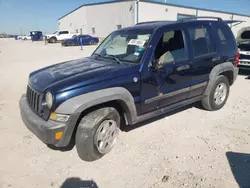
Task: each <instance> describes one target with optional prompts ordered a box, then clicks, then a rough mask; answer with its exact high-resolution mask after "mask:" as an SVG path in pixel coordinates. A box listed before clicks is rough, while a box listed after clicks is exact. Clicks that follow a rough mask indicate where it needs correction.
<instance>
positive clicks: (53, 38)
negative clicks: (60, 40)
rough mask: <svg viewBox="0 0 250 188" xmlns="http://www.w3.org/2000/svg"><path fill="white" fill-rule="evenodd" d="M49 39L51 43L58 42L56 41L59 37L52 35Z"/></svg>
mask: <svg viewBox="0 0 250 188" xmlns="http://www.w3.org/2000/svg"><path fill="white" fill-rule="evenodd" d="M49 40H50V43H56V41H57V39H56V38H55V37H52V38H50V39H49Z"/></svg>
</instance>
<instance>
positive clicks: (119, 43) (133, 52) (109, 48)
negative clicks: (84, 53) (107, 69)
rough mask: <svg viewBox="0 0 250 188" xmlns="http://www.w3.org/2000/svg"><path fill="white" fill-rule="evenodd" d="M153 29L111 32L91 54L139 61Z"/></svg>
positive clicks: (133, 61) (134, 61)
mask: <svg viewBox="0 0 250 188" xmlns="http://www.w3.org/2000/svg"><path fill="white" fill-rule="evenodd" d="M152 32H153V30H145V29H143V30H142V29H140V30H139V29H130V30H119V31H115V32H113V33H111V34H110V35H109V36H108V37H107V38H106V39H105V40H104V42H103V43H102V44H101V45H100V46H99V47H98V48H97V50H96V51H95V52H94V54H93V55H92V56H95V55H98V56H99V57H108V58H110V57H114V58H116V59H118V60H120V61H127V62H132V63H139V62H140V60H141V57H142V56H143V54H144V52H145V50H146V48H147V46H148V41H149V39H150V37H151V34H152Z"/></svg>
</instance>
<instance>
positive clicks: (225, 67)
mask: <svg viewBox="0 0 250 188" xmlns="http://www.w3.org/2000/svg"><path fill="white" fill-rule="evenodd" d="M235 71H236V69H235V68H234V66H233V64H232V63H231V62H225V63H221V64H218V65H216V66H215V67H214V68H213V69H212V71H211V73H210V75H209V82H208V85H207V88H206V90H205V92H204V95H205V96H206V95H208V93H209V92H210V90H211V88H212V87H213V84H214V82H215V80H216V78H217V77H218V76H219V75H223V76H225V77H226V78H227V79H228V81H229V83H230V85H232V84H233V83H234V81H235V79H236V76H237V74H238V73H236V72H235Z"/></svg>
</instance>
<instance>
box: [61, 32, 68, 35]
mask: <svg viewBox="0 0 250 188" xmlns="http://www.w3.org/2000/svg"><path fill="white" fill-rule="evenodd" d="M59 34H60V35H62V34H69V32H68V31H60V32H59Z"/></svg>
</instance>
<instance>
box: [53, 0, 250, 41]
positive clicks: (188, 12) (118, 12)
mask: <svg viewBox="0 0 250 188" xmlns="http://www.w3.org/2000/svg"><path fill="white" fill-rule="evenodd" d="M192 16H214V17H221V18H222V19H224V20H231V19H232V20H242V21H245V22H244V23H242V24H240V25H237V26H235V27H233V28H232V30H233V33H234V34H235V35H237V32H238V31H239V30H240V29H241V28H242V27H247V26H250V16H248V15H242V14H235V13H230V12H223V11H215V10H207V9H201V8H194V7H187V6H179V5H172V4H166V3H159V2H152V1H149V0H141V1H135V0H116V1H108V2H104V3H95V4H85V5H82V6H80V7H78V8H77V9H75V10H73V11H71V12H69V13H68V14H66V15H64V16H62V17H61V18H59V19H58V25H59V30H63V29H68V30H70V31H71V32H73V33H83V34H90V35H93V36H97V37H106V36H107V35H108V34H109V33H110V32H112V31H114V30H116V29H120V28H123V27H127V26H131V25H134V24H136V23H138V22H146V21H155V20H168V21H175V20H177V19H179V18H183V17H192Z"/></svg>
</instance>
